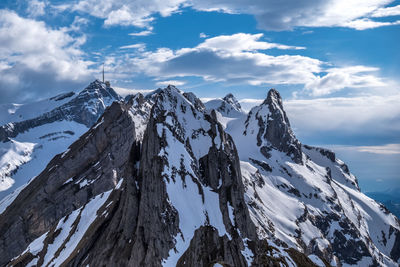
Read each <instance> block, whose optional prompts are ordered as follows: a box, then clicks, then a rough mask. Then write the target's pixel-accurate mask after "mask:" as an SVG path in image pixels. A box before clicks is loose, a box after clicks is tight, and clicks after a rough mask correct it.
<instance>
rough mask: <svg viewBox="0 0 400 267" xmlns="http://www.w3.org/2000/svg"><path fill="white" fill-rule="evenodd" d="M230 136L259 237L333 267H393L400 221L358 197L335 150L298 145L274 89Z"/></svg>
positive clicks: (351, 177)
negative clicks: (233, 142)
mask: <svg viewBox="0 0 400 267" xmlns="http://www.w3.org/2000/svg"><path fill="white" fill-rule="evenodd" d="M225 121H226V118H223V119H222V122H225ZM227 132H228V133H230V134H231V135H232V137H233V139H234V141H235V144H236V146H237V149H238V152H239V157H240V160H241V170H242V179H243V182H244V184H245V189H246V199H247V204H248V207H249V210H250V213H251V216H252V219H253V221H254V222H255V223H256V224H257V226H258V233H259V236H260V237H267V238H269V239H272V240H275V242H276V243H277V244H281V242H282V241H283V242H284V243H285V244H287V245H289V246H291V247H295V248H298V249H300V250H302V251H304V252H305V253H310V254H311V253H314V254H317V255H318V256H320V257H323V258H325V259H326V260H327V261H328V262H330V263H331V264H332V265H336V264H342V265H343V266H350V265H358V266H360V265H369V264H374V263H376V262H378V263H379V264H381V265H384V266H395V265H396V264H395V261H398V260H399V258H398V257H399V256H398V248H396V246H398V245H395V242H396V244H398V242H399V239H400V234H399V229H400V225H399V221H398V220H397V219H396V218H395V216H394V215H392V214H390V213H388V212H387V211H386V210H385V208H384V207H382V206H381V205H380V204H378V203H376V202H375V201H373V200H372V199H370V198H368V197H367V196H365V195H364V194H362V193H361V192H360V190H359V187H358V184H357V180H356V178H355V177H354V175H352V174H351V173H350V172H349V170H348V167H347V166H346V165H345V164H344V163H343V162H342V161H341V160H339V159H337V158H336V157H335V154H334V153H333V152H332V151H329V150H326V149H322V148H314V147H309V146H305V145H304V146H301V145H300V143H299V142H298V141H297V139H296V138H295V136H294V134H293V132H292V130H291V129H290V124H289V121H288V120H287V117H286V114H285V113H284V111H283V107H282V101H281V99H280V96H279V93H277V92H276V91H274V90H271V91H270V92H269V95H268V98H267V99H266V100H265V101H264V102H263V103H262V104H261V105H259V106H256V107H254V108H253V109H252V110H251V111H250V112H249V114H248V116H247V117H239V118H237V119H235V120H230V121H229V122H228V123H227ZM391 258H392V259H391ZM393 259H394V260H393ZM339 262H340V263H339Z"/></svg>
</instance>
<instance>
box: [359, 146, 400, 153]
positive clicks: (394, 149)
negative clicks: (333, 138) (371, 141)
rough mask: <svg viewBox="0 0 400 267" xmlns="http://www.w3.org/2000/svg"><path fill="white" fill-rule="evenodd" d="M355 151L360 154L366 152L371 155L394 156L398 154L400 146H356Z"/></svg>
mask: <svg viewBox="0 0 400 267" xmlns="http://www.w3.org/2000/svg"><path fill="white" fill-rule="evenodd" d="M356 149H357V150H358V151H360V152H367V153H373V154H387V155H395V154H400V144H386V145H382V146H358V147H356Z"/></svg>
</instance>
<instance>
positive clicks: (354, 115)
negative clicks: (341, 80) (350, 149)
mask: <svg viewBox="0 0 400 267" xmlns="http://www.w3.org/2000/svg"><path fill="white" fill-rule="evenodd" d="M398 103H400V94H398V93H397V94H394V95H384V94H382V95H381V96H373V95H371V96H359V97H334V98H318V99H309V100H288V101H284V107H285V110H286V112H287V114H288V116H289V118H290V122H291V123H292V125H293V126H294V127H295V128H296V133H298V134H300V135H301V136H303V137H308V136H314V137H323V136H324V135H326V136H330V138H332V136H336V137H340V136H347V137H351V136H354V137H358V138H361V137H362V136H368V137H369V138H372V139H374V138H375V137H376V136H381V137H382V136H386V137H388V138H389V137H390V138H396V136H397V137H398V133H399V132H400V106H399V104H398ZM316 139H317V138H316ZM332 139H334V138H332Z"/></svg>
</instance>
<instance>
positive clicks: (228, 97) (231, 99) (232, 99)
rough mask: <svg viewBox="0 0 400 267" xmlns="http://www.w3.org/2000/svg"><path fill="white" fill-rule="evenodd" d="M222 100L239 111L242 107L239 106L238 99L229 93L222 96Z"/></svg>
mask: <svg viewBox="0 0 400 267" xmlns="http://www.w3.org/2000/svg"><path fill="white" fill-rule="evenodd" d="M222 100H224V101H225V102H226V103H228V104H230V105H232V107H234V108H235V109H236V110H238V111H241V110H242V107H241V106H240V103H239V101H238V100H237V99H236V97H235V96H234V95H233V94H231V93H229V94H227V95H226V96H224V98H222Z"/></svg>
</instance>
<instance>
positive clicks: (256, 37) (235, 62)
mask: <svg viewBox="0 0 400 267" xmlns="http://www.w3.org/2000/svg"><path fill="white" fill-rule="evenodd" d="M261 38H262V34H246V33H237V34H233V35H221V36H217V37H212V38H208V39H205V40H204V41H203V42H201V43H200V44H199V45H197V46H195V47H192V48H181V49H178V50H172V49H169V48H159V49H157V50H156V51H141V53H136V54H134V55H130V56H127V55H124V56H123V57H120V58H116V59H115V60H116V61H115V65H114V66H115V70H114V71H115V72H118V73H122V72H126V70H134V71H135V72H136V73H144V74H146V75H148V76H150V77H156V78H157V79H174V78H176V77H185V76H194V77H201V78H203V79H204V80H205V81H207V82H227V83H230V84H250V85H257V86H260V85H268V86H269V85H278V84H293V85H302V86H304V88H305V90H304V91H303V93H306V94H309V95H313V96H322V95H329V94H331V93H333V92H336V91H339V90H343V89H344V88H377V87H383V86H387V83H386V81H384V79H382V78H380V77H379V76H377V72H378V71H379V69H377V68H372V67H367V66H344V67H332V66H331V64H329V62H322V61H320V60H318V59H315V58H311V57H306V56H301V55H278V56H271V55H268V54H267V52H266V51H263V50H268V49H271V48H279V49H299V48H302V47H299V46H289V45H284V44H277V43H271V42H266V41H262V40H261Z"/></svg>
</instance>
